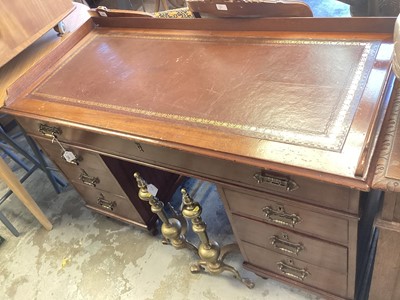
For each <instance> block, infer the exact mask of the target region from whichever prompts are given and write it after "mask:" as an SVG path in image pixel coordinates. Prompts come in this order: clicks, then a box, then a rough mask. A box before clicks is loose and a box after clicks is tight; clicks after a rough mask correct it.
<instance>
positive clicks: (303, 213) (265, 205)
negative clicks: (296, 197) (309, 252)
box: [222, 188, 349, 246]
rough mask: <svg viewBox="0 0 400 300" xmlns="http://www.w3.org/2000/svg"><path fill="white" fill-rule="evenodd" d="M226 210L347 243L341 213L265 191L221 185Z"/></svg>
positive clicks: (344, 220)
mask: <svg viewBox="0 0 400 300" xmlns="http://www.w3.org/2000/svg"><path fill="white" fill-rule="evenodd" d="M222 191H223V193H224V196H225V199H226V201H227V203H228V205H229V208H230V211H231V212H232V213H234V214H239V215H242V216H247V217H250V218H254V219H256V220H259V221H263V222H265V223H270V224H274V225H278V226H280V227H282V228H288V229H291V230H294V231H297V232H302V233H305V234H309V235H312V236H315V237H318V238H322V239H325V240H327V241H331V242H335V243H339V244H342V245H345V246H347V244H348V235H349V233H348V232H349V219H348V217H347V216H345V215H341V214H339V213H333V212H330V211H328V210H325V209H322V208H318V207H314V206H311V205H307V204H301V203H297V202H296V201H291V200H290V199H285V198H283V197H279V196H276V195H272V194H267V193H254V192H250V191H246V190H241V191H240V192H239V191H236V190H231V189H227V188H224V189H222Z"/></svg>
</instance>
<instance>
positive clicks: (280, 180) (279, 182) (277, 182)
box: [253, 171, 299, 192]
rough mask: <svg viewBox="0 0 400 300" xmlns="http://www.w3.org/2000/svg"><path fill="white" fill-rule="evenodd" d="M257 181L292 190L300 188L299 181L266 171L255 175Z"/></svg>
mask: <svg viewBox="0 0 400 300" xmlns="http://www.w3.org/2000/svg"><path fill="white" fill-rule="evenodd" d="M253 178H254V179H255V180H257V183H259V184H260V183H266V184H269V185H273V186H277V187H281V188H284V189H285V190H286V191H288V192H291V191H295V190H297V189H298V188H299V186H298V185H297V183H296V182H295V181H294V180H292V179H290V178H289V177H284V176H279V175H276V174H268V173H266V172H264V171H261V172H257V173H255V174H254V175H253Z"/></svg>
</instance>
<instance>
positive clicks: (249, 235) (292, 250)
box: [232, 215, 347, 274]
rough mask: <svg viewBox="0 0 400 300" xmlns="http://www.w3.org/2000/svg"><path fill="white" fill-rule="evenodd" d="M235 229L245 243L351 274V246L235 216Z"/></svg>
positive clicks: (233, 218) (233, 216)
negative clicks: (348, 248)
mask: <svg viewBox="0 0 400 300" xmlns="http://www.w3.org/2000/svg"><path fill="white" fill-rule="evenodd" d="M232 220H233V226H235V229H236V230H235V232H236V233H237V234H238V235H239V239H240V240H241V241H244V242H248V243H251V244H255V245H257V246H260V247H263V248H266V249H268V250H272V251H275V252H277V253H280V254H283V255H287V256H290V257H293V258H296V259H300V260H302V261H304V262H308V263H311V264H313V265H315V266H320V267H323V268H326V269H329V270H332V271H335V272H337V273H342V274H346V273H347V248H346V247H343V246H339V245H336V244H332V243H327V242H324V241H322V240H318V239H314V238H310V237H307V236H304V235H301V234H297V233H295V232H293V231H290V230H287V229H283V228H280V227H276V226H273V225H269V224H265V223H262V222H258V221H254V220H251V219H248V218H244V217H241V216H238V215H232Z"/></svg>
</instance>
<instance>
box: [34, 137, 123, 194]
mask: <svg viewBox="0 0 400 300" xmlns="http://www.w3.org/2000/svg"><path fill="white" fill-rule="evenodd" d="M36 141H37V142H38V143H39V144H40V146H41V148H42V149H43V150H44V151H45V152H46V153H47V155H48V156H49V157H50V158H51V159H52V160H53V161H54V163H55V164H56V165H57V166H58V167H59V168H60V170H61V171H62V172H63V173H64V175H65V176H66V177H67V178H68V179H69V180H70V181H72V182H75V183H81V184H86V185H88V186H91V187H93V188H96V189H99V190H101V191H106V192H110V193H113V194H116V195H119V196H122V197H125V196H126V195H125V193H124V191H123V190H122V188H121V186H120V185H119V183H118V182H117V180H115V178H114V176H113V175H112V174H111V172H110V170H109V169H108V168H107V166H106V165H105V163H104V162H103V160H102V159H101V157H100V155H99V154H97V153H93V152H90V151H86V150H83V149H79V148H77V147H73V146H71V145H68V144H66V143H64V144H63V147H64V148H65V149H67V150H68V151H72V152H73V153H74V154H75V155H76V156H77V157H79V164H78V165H75V164H72V163H68V162H67V161H65V160H64V159H63V158H61V155H59V154H60V153H61V152H62V150H61V149H60V147H59V145H57V144H54V143H51V142H50V141H48V140H45V139H39V138H36Z"/></svg>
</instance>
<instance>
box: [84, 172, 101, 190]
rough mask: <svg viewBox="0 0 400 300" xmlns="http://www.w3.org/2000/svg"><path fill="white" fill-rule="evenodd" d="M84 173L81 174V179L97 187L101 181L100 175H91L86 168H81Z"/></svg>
mask: <svg viewBox="0 0 400 300" xmlns="http://www.w3.org/2000/svg"><path fill="white" fill-rule="evenodd" d="M81 170H82V173H81V175H79V179H80V180H81V181H82V182H83V183H84V184H86V185H90V186H93V187H96V184H98V183H100V179H99V177H94V176H89V174H88V173H86V171H85V170H84V169H81Z"/></svg>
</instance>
